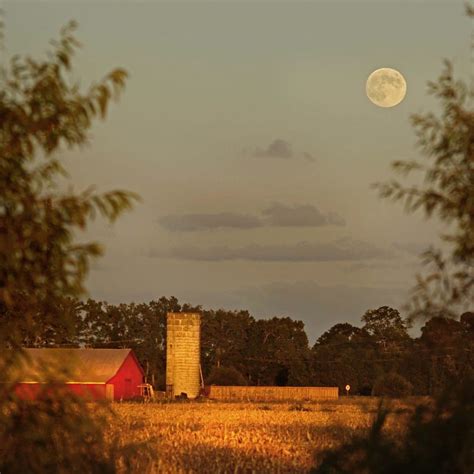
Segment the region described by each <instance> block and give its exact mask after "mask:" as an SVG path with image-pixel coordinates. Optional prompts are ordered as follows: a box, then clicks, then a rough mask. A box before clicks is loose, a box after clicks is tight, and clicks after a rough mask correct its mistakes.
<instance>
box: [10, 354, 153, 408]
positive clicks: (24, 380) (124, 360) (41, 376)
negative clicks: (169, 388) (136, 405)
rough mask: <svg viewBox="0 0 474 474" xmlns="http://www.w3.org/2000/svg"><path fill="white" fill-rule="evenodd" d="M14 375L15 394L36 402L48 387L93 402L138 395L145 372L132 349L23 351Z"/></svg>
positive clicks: (130, 397)
mask: <svg viewBox="0 0 474 474" xmlns="http://www.w3.org/2000/svg"><path fill="white" fill-rule="evenodd" d="M25 354H26V357H24V358H22V364H21V365H20V366H19V367H18V371H15V372H16V374H15V379H16V380H17V381H18V383H17V384H16V385H15V391H16V393H17V394H18V395H19V396H20V397H22V398H27V399H35V398H36V397H37V396H38V394H39V393H41V391H42V389H43V388H44V387H45V386H46V385H47V384H51V383H53V384H55V385H61V386H64V387H65V388H67V389H68V390H70V391H72V392H73V393H75V394H77V395H81V396H85V397H88V398H92V399H94V400H100V399H102V400H104V399H107V400H129V399H132V398H134V397H137V396H139V395H140V389H139V387H138V386H139V385H140V384H141V383H142V382H143V376H144V372H143V369H142V368H141V366H140V363H139V362H138V360H137V358H136V356H135V354H134V353H133V351H132V350H131V349H25Z"/></svg>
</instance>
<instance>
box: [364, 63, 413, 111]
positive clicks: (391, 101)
mask: <svg viewBox="0 0 474 474" xmlns="http://www.w3.org/2000/svg"><path fill="white" fill-rule="evenodd" d="M365 91H366V92H367V97H368V98H369V99H370V100H371V101H372V102H373V103H374V104H375V105H378V106H379V107H394V106H395V105H398V104H399V103H400V102H401V101H402V100H403V99H404V98H405V94H406V93H407V83H406V81H405V78H404V77H403V75H402V74H401V73H400V72H398V71H397V70H396V69H391V68H388V67H383V68H381V69H377V70H375V71H374V72H373V73H372V74H371V75H370V76H369V78H368V79H367V84H366V85H365Z"/></svg>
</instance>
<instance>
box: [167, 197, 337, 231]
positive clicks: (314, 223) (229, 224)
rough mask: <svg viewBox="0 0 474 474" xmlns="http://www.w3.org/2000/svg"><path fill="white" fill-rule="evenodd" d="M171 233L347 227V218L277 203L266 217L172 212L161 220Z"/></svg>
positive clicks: (224, 213) (270, 208)
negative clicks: (272, 228) (328, 226)
mask: <svg viewBox="0 0 474 474" xmlns="http://www.w3.org/2000/svg"><path fill="white" fill-rule="evenodd" d="M158 222H159V223H160V225H161V226H162V227H164V228H165V229H167V230H169V231H171V232H192V231H199V230H213V229H224V228H227V229H255V228H257V227H262V226H269V227H278V226H281V227H320V226H326V225H336V226H344V225H345V224H346V222H345V220H344V218H342V217H341V216H339V215H338V214H337V213H335V212H328V213H326V214H323V213H322V212H320V211H319V209H318V208H317V207H315V206H313V205H311V204H303V205H294V206H287V205H285V204H281V203H274V204H272V205H271V206H270V207H268V208H267V209H264V210H263V211H262V217H260V216H253V215H250V214H239V213H233V212H221V213H216V214H183V215H179V214H171V215H167V216H163V217H161V218H160V219H158Z"/></svg>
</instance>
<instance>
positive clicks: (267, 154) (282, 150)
mask: <svg viewBox="0 0 474 474" xmlns="http://www.w3.org/2000/svg"><path fill="white" fill-rule="evenodd" d="M244 152H248V150H247V149H244ZM251 154H252V155H253V156H255V157H257V158H276V159H283V160H289V159H294V158H302V159H304V160H306V161H308V162H310V163H314V162H316V158H315V156H314V155H313V154H312V153H310V152H308V151H299V152H295V151H294V150H293V146H292V144H291V143H290V142H289V141H287V140H284V139H283V138H276V139H275V140H273V141H272V142H271V143H269V144H268V145H266V146H264V147H261V146H258V147H256V148H255V149H254V150H253V151H252V152H251Z"/></svg>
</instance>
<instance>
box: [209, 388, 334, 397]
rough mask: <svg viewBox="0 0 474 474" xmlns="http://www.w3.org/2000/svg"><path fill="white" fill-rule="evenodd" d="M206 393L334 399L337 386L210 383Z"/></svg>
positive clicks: (215, 394)
mask: <svg viewBox="0 0 474 474" xmlns="http://www.w3.org/2000/svg"><path fill="white" fill-rule="evenodd" d="M206 395H207V396H208V397H209V398H211V399H214V400H239V401H277V400H278V401H283V400H285V401H287V400H288V401H294V400H301V401H305V400H335V399H337V398H338V396H339V390H338V388H337V387H234V386H220V385H211V386H210V387H206Z"/></svg>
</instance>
